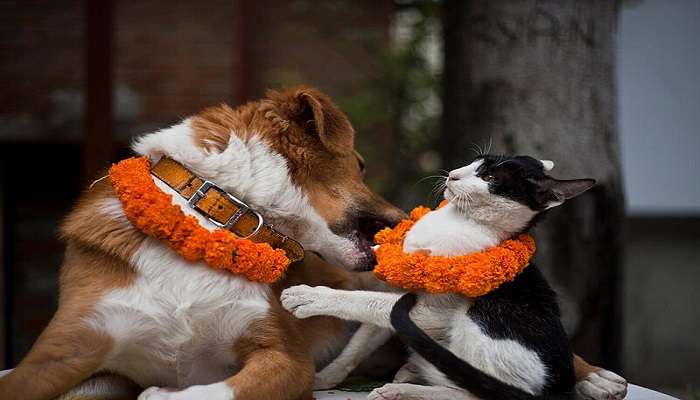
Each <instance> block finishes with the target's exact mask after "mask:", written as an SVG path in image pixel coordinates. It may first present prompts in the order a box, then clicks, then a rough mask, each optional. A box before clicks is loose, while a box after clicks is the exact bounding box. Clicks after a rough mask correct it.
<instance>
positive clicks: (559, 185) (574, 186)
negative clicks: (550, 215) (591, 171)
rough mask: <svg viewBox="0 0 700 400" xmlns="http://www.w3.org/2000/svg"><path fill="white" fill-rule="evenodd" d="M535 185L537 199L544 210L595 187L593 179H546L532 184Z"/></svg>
mask: <svg viewBox="0 0 700 400" xmlns="http://www.w3.org/2000/svg"><path fill="white" fill-rule="evenodd" d="M533 183H534V184H535V185H537V198H538V200H539V202H540V204H542V206H544V208H545V209H549V208H553V207H556V206H558V205H561V204H562V203H564V201H566V200H569V199H573V198H574V197H576V196H578V195H580V194H582V193H583V192H585V191H586V190H588V189H590V188H592V187H593V186H595V179H570V180H559V179H554V178H550V177H546V178H544V179H541V180H537V181H534V182H533Z"/></svg>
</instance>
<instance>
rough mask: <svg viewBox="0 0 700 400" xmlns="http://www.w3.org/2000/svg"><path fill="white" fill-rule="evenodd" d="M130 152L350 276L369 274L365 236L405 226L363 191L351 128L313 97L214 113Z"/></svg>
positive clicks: (294, 93) (278, 95)
mask: <svg viewBox="0 0 700 400" xmlns="http://www.w3.org/2000/svg"><path fill="white" fill-rule="evenodd" d="M134 149H135V150H136V151H137V152H138V153H141V154H145V155H149V156H150V157H152V158H154V159H155V158H158V157H160V156H162V155H168V156H170V157H172V158H174V159H175V160H178V161H180V162H181V163H183V164H184V165H186V166H187V167H189V168H190V169H192V170H193V171H194V172H195V173H197V174H199V175H200V176H202V177H204V178H207V179H209V180H211V181H212V182H214V183H216V184H217V185H219V186H220V187H222V188H223V189H225V190H227V191H230V192H231V193H233V194H235V195H237V196H239V197H240V198H241V199H243V200H244V201H246V202H248V203H249V204H250V205H251V206H253V207H255V208H256V209H258V210H259V211H261V212H262V213H263V215H264V216H265V218H266V220H267V221H268V222H271V223H272V224H273V225H275V227H276V228H277V229H278V230H280V231H282V232H284V233H286V234H288V235H290V236H292V237H294V238H295V239H297V240H299V241H300V242H301V243H302V244H303V245H304V247H305V248H306V249H307V250H312V251H315V252H318V253H320V254H321V255H322V256H323V257H324V258H326V259H327V260H328V261H330V262H333V263H337V264H340V265H343V266H345V267H347V268H349V269H355V270H365V269H369V268H371V267H373V266H374V255H373V252H372V250H371V248H370V242H371V238H372V236H373V234H374V233H375V232H376V231H377V230H378V229H380V228H381V227H382V226H385V225H393V224H395V223H397V222H399V221H400V220H401V219H402V218H404V217H405V214H404V213H403V212H402V211H401V210H399V209H397V208H396V207H394V206H392V205H391V204H389V203H388V202H387V201H385V200H384V199H382V198H381V197H380V196H379V195H377V194H376V193H374V192H373V191H372V190H370V189H369V188H368V187H367V186H366V185H365V183H364V182H363V174H364V162H363V160H362V157H361V156H360V155H359V154H358V153H357V152H356V151H355V149H354V130H353V128H352V125H351V124H350V121H349V120H348V119H347V117H346V116H345V115H344V114H343V113H342V112H341V111H340V110H339V109H338V107H337V106H336V105H335V104H334V103H333V102H332V101H331V100H330V98H328V97H327V96H326V95H324V94H323V93H321V92H319V91H317V90H315V89H311V88H306V87H300V88H296V89H292V90H288V91H284V92H274V91H271V92H269V93H268V95H267V98H265V99H263V100H260V101H255V102H251V103H248V104H245V105H243V106H241V107H238V108H236V109H231V108H230V107H228V106H225V105H222V106H219V107H213V108H210V109H207V110H205V111H203V112H202V113H200V114H198V115H195V116H193V117H191V118H188V119H187V120H185V121H183V122H182V123H180V124H178V125H175V126H173V127H171V128H169V129H165V130H162V131H159V132H156V133H153V134H150V135H146V136H143V137H142V138H140V139H139V140H138V141H137V142H136V143H135V145H134Z"/></svg>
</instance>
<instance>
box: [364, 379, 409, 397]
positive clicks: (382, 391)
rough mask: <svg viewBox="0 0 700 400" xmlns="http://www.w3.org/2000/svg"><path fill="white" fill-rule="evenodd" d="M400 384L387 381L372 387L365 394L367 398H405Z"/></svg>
mask: <svg viewBox="0 0 700 400" xmlns="http://www.w3.org/2000/svg"><path fill="white" fill-rule="evenodd" d="M403 395H404V390H403V388H402V385H401V384H395V383H388V384H386V385H384V386H382V387H378V388H376V389H374V390H373V391H372V392H370V394H369V395H368V396H367V400H400V399H403V398H405V397H404V396H403Z"/></svg>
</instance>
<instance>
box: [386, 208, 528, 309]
mask: <svg viewBox="0 0 700 400" xmlns="http://www.w3.org/2000/svg"><path fill="white" fill-rule="evenodd" d="M429 212H430V209H429V208H427V207H422V206H421V207H416V208H414V209H413V211H411V219H406V220H403V221H401V222H400V223H399V224H398V225H397V226H396V227H394V228H385V229H383V230H381V231H380V232H379V233H377V235H376V236H375V240H376V241H377V244H379V245H380V246H379V248H378V249H377V251H376V256H377V266H376V268H375V269H374V273H375V275H377V277H378V278H379V279H382V280H384V281H386V282H387V283H389V284H391V285H394V286H399V287H401V288H403V289H406V290H425V291H427V292H430V293H448V292H457V293H462V294H464V295H466V296H468V297H478V296H483V295H485V294H487V293H489V292H491V291H493V290H495V289H496V288H498V287H499V286H500V285H501V284H503V283H506V282H510V281H512V280H513V279H515V277H516V276H517V275H518V274H519V273H520V272H522V270H523V269H525V267H527V265H528V264H529V262H530V259H531V258H532V256H533V255H534V254H535V240H534V239H533V238H532V236H530V235H528V234H521V235H519V236H518V237H516V238H514V239H509V240H504V241H503V242H501V243H500V244H499V245H498V246H496V247H492V248H490V249H486V250H484V251H480V252H477V253H471V254H466V255H462V256H455V257H440V256H431V255H428V254H425V253H412V254H406V253H404V252H403V241H404V238H405V237H406V233H407V232H408V231H409V230H410V229H411V228H412V227H413V225H414V224H415V223H416V221H418V220H419V219H420V218H421V217H423V216H424V215H425V214H427V213H429Z"/></svg>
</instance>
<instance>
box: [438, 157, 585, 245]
mask: <svg viewBox="0 0 700 400" xmlns="http://www.w3.org/2000/svg"><path fill="white" fill-rule="evenodd" d="M552 168H554V163H553V162H552V161H549V160H537V159H534V158H532V157H528V156H493V155H483V156H479V157H477V158H476V160H474V162H472V163H471V164H469V165H467V166H466V167H462V168H459V169H455V170H453V171H451V172H450V173H449V176H448V178H447V181H446V188H445V198H446V199H447V200H448V201H449V202H450V203H452V204H454V205H455V206H456V207H457V209H458V210H459V211H460V212H463V213H464V214H466V215H468V216H469V217H470V218H473V219H476V220H479V221H482V222H484V223H488V224H490V225H494V226H496V227H499V228H501V229H504V230H507V231H508V232H519V231H522V230H524V229H526V228H527V227H528V226H529V225H530V223H531V221H532V220H533V218H535V216H537V214H539V213H540V212H542V211H545V210H548V209H550V208H552V207H556V206H558V205H560V204H562V203H564V201H566V200H568V199H571V198H574V197H576V196H578V195H580V194H581V193H583V192H585V191H586V190H588V189H590V188H591V187H593V185H595V180H593V179H573V180H559V179H555V178H552V177H551V176H549V175H547V172H548V171H550V170H552Z"/></svg>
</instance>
